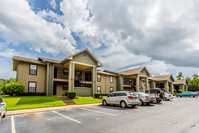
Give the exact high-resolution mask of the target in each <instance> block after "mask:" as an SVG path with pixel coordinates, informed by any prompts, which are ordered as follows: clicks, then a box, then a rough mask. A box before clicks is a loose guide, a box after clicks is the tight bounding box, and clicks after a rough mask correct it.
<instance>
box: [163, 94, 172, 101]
mask: <svg viewBox="0 0 199 133" xmlns="http://www.w3.org/2000/svg"><path fill="white" fill-rule="evenodd" d="M171 99H173V95H172V94H169V93H167V92H164V98H163V100H164V101H169V100H171Z"/></svg>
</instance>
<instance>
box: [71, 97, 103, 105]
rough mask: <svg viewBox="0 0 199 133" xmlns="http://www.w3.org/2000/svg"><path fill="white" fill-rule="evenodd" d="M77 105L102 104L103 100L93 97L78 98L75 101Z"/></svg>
mask: <svg viewBox="0 0 199 133" xmlns="http://www.w3.org/2000/svg"><path fill="white" fill-rule="evenodd" d="M73 101H74V102H75V103H76V104H89V103H101V102H102V100H100V99H97V98H93V97H78V98H76V99H73Z"/></svg>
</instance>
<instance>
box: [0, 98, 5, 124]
mask: <svg viewBox="0 0 199 133" xmlns="http://www.w3.org/2000/svg"><path fill="white" fill-rule="evenodd" d="M4 117H6V103H5V102H4V101H3V99H2V98H0V122H1V119H2V118H4Z"/></svg>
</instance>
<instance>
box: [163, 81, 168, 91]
mask: <svg viewBox="0 0 199 133" xmlns="http://www.w3.org/2000/svg"><path fill="white" fill-rule="evenodd" d="M164 88H165V91H166V92H168V88H169V87H168V81H166V82H165V83H164Z"/></svg>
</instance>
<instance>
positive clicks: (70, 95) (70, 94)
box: [67, 91, 77, 99]
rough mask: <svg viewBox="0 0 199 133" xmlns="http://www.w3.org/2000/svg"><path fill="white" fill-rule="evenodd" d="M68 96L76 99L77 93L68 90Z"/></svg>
mask: <svg viewBox="0 0 199 133" xmlns="http://www.w3.org/2000/svg"><path fill="white" fill-rule="evenodd" d="M67 95H68V98H70V99H74V98H75V97H76V95H77V92H76V91H67Z"/></svg>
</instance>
